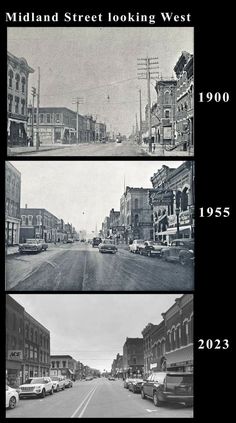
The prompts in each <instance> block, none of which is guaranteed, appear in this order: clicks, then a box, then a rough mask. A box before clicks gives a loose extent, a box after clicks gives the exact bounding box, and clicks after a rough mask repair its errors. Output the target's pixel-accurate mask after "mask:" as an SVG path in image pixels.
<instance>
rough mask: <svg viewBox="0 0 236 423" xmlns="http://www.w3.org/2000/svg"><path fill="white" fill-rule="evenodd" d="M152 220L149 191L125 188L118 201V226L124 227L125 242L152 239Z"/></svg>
mask: <svg viewBox="0 0 236 423" xmlns="http://www.w3.org/2000/svg"><path fill="white" fill-rule="evenodd" d="M152 220H153V216H152V206H151V205H150V202H149V189H147V188H130V187H126V191H125V193H124V194H123V196H122V197H121V200H120V224H121V226H124V229H125V234H124V237H125V239H126V241H128V242H132V241H133V240H134V239H145V240H149V239H153V222H152Z"/></svg>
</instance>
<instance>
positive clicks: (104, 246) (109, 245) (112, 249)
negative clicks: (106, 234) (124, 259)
mask: <svg viewBox="0 0 236 423" xmlns="http://www.w3.org/2000/svg"><path fill="white" fill-rule="evenodd" d="M98 249H99V253H112V254H115V253H117V251H118V249H117V247H116V245H115V244H114V242H113V241H112V240H111V239H104V240H103V241H102V242H101V243H100V244H99V246H98Z"/></svg>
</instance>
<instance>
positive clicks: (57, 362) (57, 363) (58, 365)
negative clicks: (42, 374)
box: [56, 361, 60, 369]
mask: <svg viewBox="0 0 236 423" xmlns="http://www.w3.org/2000/svg"><path fill="white" fill-rule="evenodd" d="M56 365H57V368H58V369H59V367H60V361H56Z"/></svg>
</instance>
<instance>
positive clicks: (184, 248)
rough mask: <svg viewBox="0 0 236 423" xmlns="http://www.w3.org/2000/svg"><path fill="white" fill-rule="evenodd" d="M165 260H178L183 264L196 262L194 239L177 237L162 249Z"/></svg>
mask: <svg viewBox="0 0 236 423" xmlns="http://www.w3.org/2000/svg"><path fill="white" fill-rule="evenodd" d="M162 257H163V258H164V260H166V261H168V260H172V261H178V262H179V263H180V264H182V265H183V266H185V265H187V264H193V263H194V240H193V239H191V238H183V239H175V240H173V241H172V242H171V243H170V246H169V247H168V248H166V249H165V250H163V251H162Z"/></svg>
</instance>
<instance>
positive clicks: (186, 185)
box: [150, 161, 195, 243]
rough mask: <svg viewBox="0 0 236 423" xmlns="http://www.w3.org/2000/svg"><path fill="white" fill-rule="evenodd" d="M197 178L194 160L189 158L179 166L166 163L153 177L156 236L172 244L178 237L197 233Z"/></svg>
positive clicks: (152, 191)
mask: <svg viewBox="0 0 236 423" xmlns="http://www.w3.org/2000/svg"><path fill="white" fill-rule="evenodd" d="M194 181H195V170H194V162H192V161H186V162H184V163H182V164H181V165H180V166H179V167H178V168H170V167H168V166H162V168H161V169H160V170H158V172H156V173H154V175H153V176H152V177H151V182H152V185H153V190H150V203H151V205H152V208H153V228H154V235H155V239H160V240H162V241H167V243H169V242H170V241H171V240H173V239H175V238H177V237H179V238H192V237H193V236H194V228H195V223H194V204H195V193H194V184H195V182H194Z"/></svg>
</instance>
